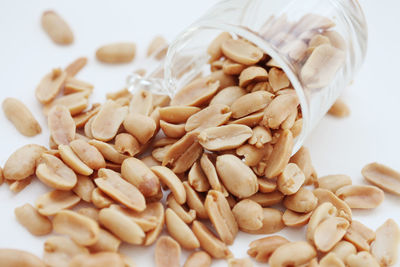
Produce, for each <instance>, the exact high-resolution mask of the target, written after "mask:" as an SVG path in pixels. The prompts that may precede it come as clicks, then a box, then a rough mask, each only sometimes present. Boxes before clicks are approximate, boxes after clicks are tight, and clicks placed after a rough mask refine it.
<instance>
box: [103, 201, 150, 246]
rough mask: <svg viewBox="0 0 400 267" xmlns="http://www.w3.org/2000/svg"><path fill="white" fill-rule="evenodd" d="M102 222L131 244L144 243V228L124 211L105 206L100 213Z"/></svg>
mask: <svg viewBox="0 0 400 267" xmlns="http://www.w3.org/2000/svg"><path fill="white" fill-rule="evenodd" d="M99 221H100V223H101V224H102V225H103V226H104V227H105V228H107V229H108V230H110V231H111V232H112V233H113V234H114V235H116V236H117V237H118V238H120V239H121V240H122V241H125V242H127V243H129V244H136V245H139V244H142V243H143V241H144V238H145V233H144V232H143V230H142V228H140V226H139V225H138V224H137V223H136V222H134V221H133V220H132V219H131V218H129V217H128V216H126V215H125V214H124V213H122V212H121V211H119V210H117V209H113V208H104V209H102V210H100V213H99Z"/></svg>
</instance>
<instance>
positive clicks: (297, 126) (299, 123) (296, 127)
mask: <svg viewBox="0 0 400 267" xmlns="http://www.w3.org/2000/svg"><path fill="white" fill-rule="evenodd" d="M302 128H303V119H302V118H300V119H296V121H295V122H294V124H293V126H292V128H290V131H291V132H292V133H293V137H297V136H299V135H300V133H301V130H302Z"/></svg>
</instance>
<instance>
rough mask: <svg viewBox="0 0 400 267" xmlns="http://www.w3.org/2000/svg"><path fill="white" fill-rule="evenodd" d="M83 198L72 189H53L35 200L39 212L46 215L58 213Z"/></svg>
mask: <svg viewBox="0 0 400 267" xmlns="http://www.w3.org/2000/svg"><path fill="white" fill-rule="evenodd" d="M80 200H81V199H80V198H79V197H78V196H77V195H75V194H74V193H72V192H71V191H61V190H53V191H50V192H48V193H46V194H43V195H41V196H39V197H38V199H37V200H36V202H35V205H36V208H37V210H38V212H39V213H40V214H42V215H44V216H51V215H55V214H57V213H58V212H59V211H61V210H63V209H68V208H71V207H73V206H75V205H76V204H78V202H79V201H80Z"/></svg>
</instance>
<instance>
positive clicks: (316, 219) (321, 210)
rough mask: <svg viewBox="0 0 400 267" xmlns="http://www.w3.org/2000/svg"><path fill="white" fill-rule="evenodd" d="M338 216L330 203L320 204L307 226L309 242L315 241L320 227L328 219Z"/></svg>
mask: <svg viewBox="0 0 400 267" xmlns="http://www.w3.org/2000/svg"><path fill="white" fill-rule="evenodd" d="M336 215H337V209H336V207H335V206H334V205H332V204H331V203H330V202H325V203H322V204H320V205H319V206H318V207H317V208H316V209H315V210H314V211H313V213H312V215H311V217H310V221H309V222H308V225H307V234H306V236H307V241H309V242H310V243H312V242H313V241H314V233H315V230H316V229H317V227H318V225H319V224H320V223H321V222H322V221H324V220H325V219H327V218H330V217H334V216H336Z"/></svg>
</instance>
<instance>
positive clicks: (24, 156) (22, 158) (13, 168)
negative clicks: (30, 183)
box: [3, 144, 47, 180]
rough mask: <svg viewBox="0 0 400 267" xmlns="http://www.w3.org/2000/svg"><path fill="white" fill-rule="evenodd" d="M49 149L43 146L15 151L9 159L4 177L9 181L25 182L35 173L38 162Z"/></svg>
mask: <svg viewBox="0 0 400 267" xmlns="http://www.w3.org/2000/svg"><path fill="white" fill-rule="evenodd" d="M46 150H47V149H46V148H45V147H43V146H39V145H35V144H30V145H24V146H22V147H20V148H18V149H17V150H16V151H14V152H13V153H12V154H11V156H10V157H9V158H8V159H7V161H6V163H5V164H4V168H3V175H4V178H5V179H8V180H23V179H25V178H27V177H29V176H31V175H33V174H34V173H35V168H36V161H37V160H38V159H39V157H40V155H41V154H42V153H43V152H45V151H46Z"/></svg>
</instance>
